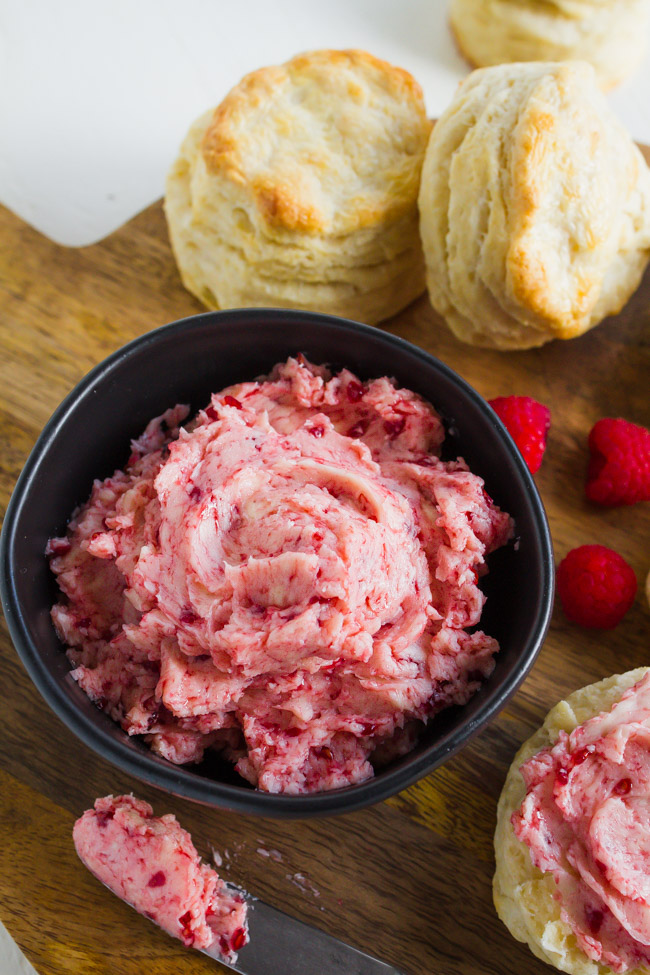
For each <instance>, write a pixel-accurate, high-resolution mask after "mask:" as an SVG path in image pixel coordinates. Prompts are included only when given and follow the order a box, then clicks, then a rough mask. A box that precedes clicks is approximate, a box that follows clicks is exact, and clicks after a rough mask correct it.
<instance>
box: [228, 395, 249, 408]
mask: <svg viewBox="0 0 650 975" xmlns="http://www.w3.org/2000/svg"><path fill="white" fill-rule="evenodd" d="M223 401H224V404H225V405H226V406H234V407H235V409H237V410H243V409H244V407H243V406H242V405H241V403H240V402H239V400H238V399H235V397H234V396H231V395H230V394H228V396H224V398H223Z"/></svg>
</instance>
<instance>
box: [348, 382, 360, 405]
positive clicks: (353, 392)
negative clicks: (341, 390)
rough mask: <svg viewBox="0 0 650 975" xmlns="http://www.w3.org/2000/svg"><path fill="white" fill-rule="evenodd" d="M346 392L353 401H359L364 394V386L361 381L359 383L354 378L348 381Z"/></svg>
mask: <svg viewBox="0 0 650 975" xmlns="http://www.w3.org/2000/svg"><path fill="white" fill-rule="evenodd" d="M346 393H347V396H348V399H349V400H350V402H351V403H358V402H359V400H360V399H361V397H362V396H363V394H364V388H363V386H362V385H361V383H358V382H356V381H355V380H354V379H353V380H352V381H351V382H349V383H348V385H347V389H346Z"/></svg>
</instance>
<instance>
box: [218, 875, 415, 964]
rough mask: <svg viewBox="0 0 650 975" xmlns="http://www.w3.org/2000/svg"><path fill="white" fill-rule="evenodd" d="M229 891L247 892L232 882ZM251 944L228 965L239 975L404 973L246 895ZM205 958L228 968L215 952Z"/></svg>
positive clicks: (242, 949) (228, 885) (241, 950)
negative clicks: (212, 959)
mask: <svg viewBox="0 0 650 975" xmlns="http://www.w3.org/2000/svg"><path fill="white" fill-rule="evenodd" d="M226 886H227V887H228V888H229V889H230V890H232V891H236V892H238V893H243V891H241V890H240V889H239V888H238V887H235V886H234V885H232V884H227V885H226ZM246 900H247V903H248V930H249V934H250V941H249V942H248V944H247V945H245V946H244V947H243V948H241V949H240V951H239V952H238V955H237V960H236V962H234V963H233V964H231V965H230V966H227V967H230V968H232V970H233V971H235V972H239V973H240V975H404V973H403V972H400V971H399V970H398V969H397V968H393V966H392V965H388V964H386V962H383V961H379V959H378V958H373V957H372V956H371V955H367V954H366V953H365V952H363V951H359V949H358V948H353V947H352V946H351V945H348V944H345V942H343V941H339V940H338V938H334V937H332V935H330V934H326V933H325V932H324V931H321V930H320V929H318V928H314V927H312V926H311V925H310V924H304V923H303V922H302V921H297V920H296V919H295V918H293V917H290V916H289V915H288V914H285V913H284V911H279V910H278V909H277V908H275V907H271V905H270V904H265V903H264V901H260V900H257V898H254V897H251V896H250V895H248V896H247V897H246ZM204 954H206V955H209V956H210V957H211V958H214V959H216V960H217V961H219V962H221V964H222V965H223V964H225V963H224V961H223V959H222V958H221V956H220V955H219V952H218V950H217V949H208V950H207V951H205V952H204Z"/></svg>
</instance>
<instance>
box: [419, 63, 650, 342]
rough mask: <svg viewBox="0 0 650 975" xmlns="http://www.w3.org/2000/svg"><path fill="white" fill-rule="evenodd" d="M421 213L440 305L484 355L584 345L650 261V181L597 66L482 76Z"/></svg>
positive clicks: (471, 89)
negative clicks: (570, 342)
mask: <svg viewBox="0 0 650 975" xmlns="http://www.w3.org/2000/svg"><path fill="white" fill-rule="evenodd" d="M419 206H420V231H421V235H422V243H423V248H424V254H425V260H426V265H427V286H428V289H429V295H430V298H431V302H432V304H433V306H434V308H435V309H436V310H437V311H438V312H439V313H440V314H441V315H442V316H443V317H444V318H445V320H446V321H447V324H448V325H449V326H450V328H451V329H452V330H453V331H454V332H455V334H456V335H457V336H458V337H459V338H461V339H463V340H464V341H466V342H470V343H472V344H475V345H484V346H491V347H494V348H501V349H522V348H529V347H532V346H537V345H542V344H543V343H544V342H547V341H549V340H550V339H553V338H572V337H574V336H577V335H580V334H582V333H583V332H585V331H586V330H587V329H589V328H591V327H592V326H594V325H596V324H597V323H598V322H600V321H601V320H602V319H603V318H605V317H606V316H607V315H610V314H613V313H616V312H618V311H620V310H621V308H622V307H623V306H624V304H625V303H626V301H627V300H628V298H629V297H630V295H631V294H632V293H633V292H634V290H635V289H636V288H637V286H638V284H639V282H640V280H641V277H642V275H643V271H644V269H645V267H646V265H647V262H648V259H649V258H650V170H648V167H647V165H646V163H645V161H644V159H643V157H642V156H641V153H640V152H639V150H638V149H637V147H636V146H635V145H634V143H633V142H632V140H631V139H630V137H629V135H628V134H627V133H626V131H625V129H624V128H623V127H622V125H621V124H620V123H619V122H618V120H617V119H616V118H615V117H614V115H613V114H612V112H611V110H610V108H609V106H608V105H607V103H606V101H605V98H604V96H603V95H602V93H601V92H600V91H599V89H598V87H597V85H596V83H595V76H594V72H593V69H592V68H591V67H590V66H589V65H588V64H586V63H584V62H564V63H561V64H546V63H540V62H536V63H527V64H508V65H500V66H498V67H494V68H483V69H480V70H478V71H475V72H473V73H472V74H471V75H470V76H469V77H468V78H467V79H466V80H465V81H464V82H463V83H462V84H461V85H460V87H459V89H458V92H457V94H456V97H455V98H454V101H453V102H452V104H451V105H450V107H449V108H448V109H447V110H446V111H445V112H444V113H443V115H442V116H441V118H440V119H439V121H438V122H437V124H436V125H435V127H434V130H433V132H432V135H431V139H430V141H429V146H428V148H427V154H426V157H425V161H424V166H423V170H422V181H421V186H420V196H419Z"/></svg>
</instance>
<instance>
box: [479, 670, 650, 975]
mask: <svg viewBox="0 0 650 975" xmlns="http://www.w3.org/2000/svg"><path fill="white" fill-rule="evenodd" d="M649 674H650V669H649V668H647V667H640V668H638V669H636V670H631V671H628V672H627V673H625V674H617V675H615V676H613V677H608V678H606V679H605V680H601V681H599V682H598V683H595V684H590V685H588V686H587V687H583V688H580V689H579V690H577V691H575V692H574V693H573V694H570V695H569V696H568V697H567V699H566V700H565V701H560V703H559V704H557V705H556V706H555V707H554V708H553V709H552V710H551V711H550V712H549V714H548V715H547V717H546V719H545V721H544V723H543V725H542V726H541V728H540V729H539V730H538V731H537V732H536V733H535V734H534V735H533V736H532V738H530V739H529V740H528V741H526V742H525V743H524V745H522V747H521V748H520V749H519V751H518V753H517V755H516V756H515V759H514V761H513V763H512V765H511V767H510V770H509V772H508V776H507V778H506V782H505V785H504V787H503V791H502V793H501V798H500V800H499V806H498V811H497V828H496V833H495V836H494V847H495V854H496V873H495V876H494V884H493V895H494V904H495V907H496V909H497V913H498V915H499V917H500V918H501V920H502V921H503V922H504V924H505V925H506V926H507V928H508V929H509V931H510V933H511V934H512V935H513V936H514V937H515V938H516V939H517V940H518V941H523V942H525V943H527V944H528V946H529V948H530V949H531V951H532V952H533V954H535V955H536V956H537V957H538V958H541V959H542V960H543V961H545V962H547V963H548V964H550V965H553V966H554V967H555V968H557V969H559V970H560V971H563V972H570V973H572V975H611V972H612V971H617V972H628V975H648V973H649V972H650V946H649V945H648V941H647V932H648V930H650V928H649V926H650V906H648V898H649V897H650V893H649V892H648V889H647V888H648V877H649V876H650V874H649V872H648V868H647V861H646V859H645V858H644V855H643V849H644V842H645V841H646V840H645V838H646V837H647V830H646V827H645V825H644V824H645V818H644V817H645V809H646V807H647V802H648V800H647V782H646V779H647V774H648V770H649V769H650V751H649V750H648V745H647V739H648V730H647V728H648V724H649V722H650V684H649V682H648V675H649ZM522 766H523V768H522ZM522 772H523V774H522ZM632 847H634V848H635V849H636V850H637V856H636V860H635V857H634V856H632V857H630V855H629V852H630V849H632ZM641 895H643V896H641ZM641 939H643V940H641Z"/></svg>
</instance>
